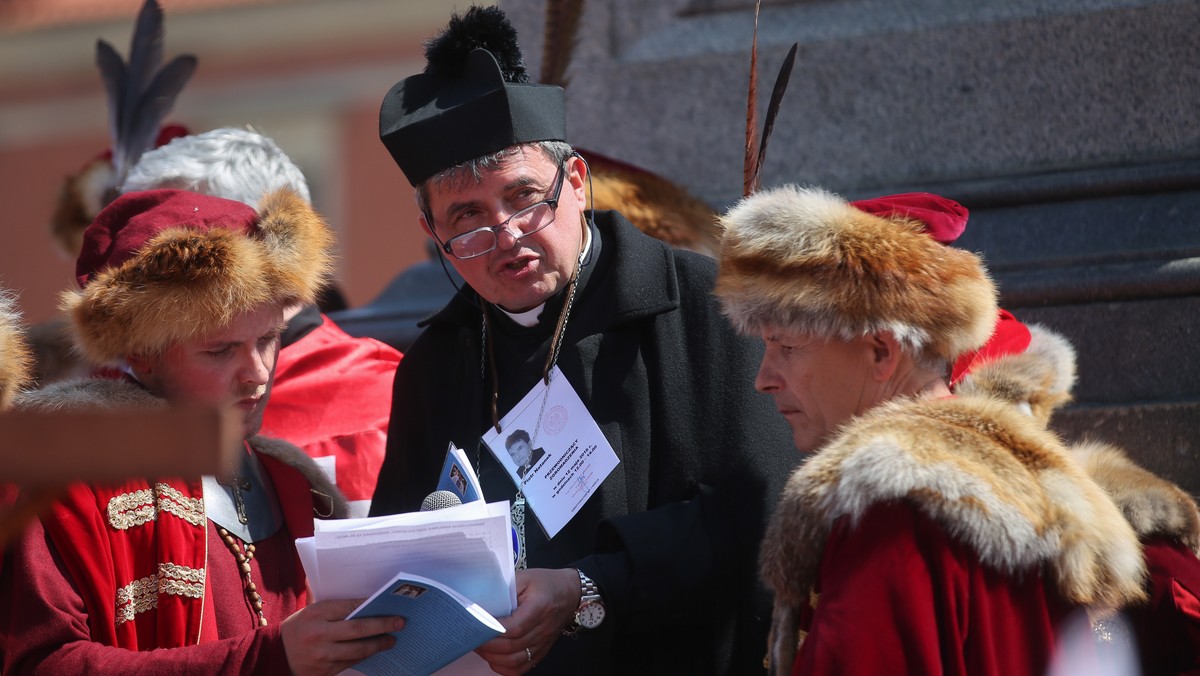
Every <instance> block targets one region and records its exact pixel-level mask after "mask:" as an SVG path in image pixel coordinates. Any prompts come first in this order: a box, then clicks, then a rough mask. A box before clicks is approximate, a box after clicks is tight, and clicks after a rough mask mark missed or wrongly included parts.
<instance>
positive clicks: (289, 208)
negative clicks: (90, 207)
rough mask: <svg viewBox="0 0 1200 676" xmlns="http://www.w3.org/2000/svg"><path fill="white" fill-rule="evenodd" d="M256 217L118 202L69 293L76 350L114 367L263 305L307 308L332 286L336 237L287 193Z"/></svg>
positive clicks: (184, 202) (160, 198) (175, 193)
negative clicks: (327, 282) (329, 279)
mask: <svg viewBox="0 0 1200 676" xmlns="http://www.w3.org/2000/svg"><path fill="white" fill-rule="evenodd" d="M259 204H260V206H259V210H258V211H257V212H255V211H254V210H253V209H251V208H250V207H248V206H246V205H245V204H242V203H241V202H235V201H232V200H226V199H221V198H219V197H211V196H208V195H200V194H197V193H191V192H187V191H182V190H150V191H145V192H135V193H128V194H125V195H122V196H121V197H118V198H117V199H116V200H115V201H113V203H112V204H110V205H109V206H108V207H107V208H105V209H104V211H102V212H101V213H100V215H99V216H97V217H96V220H95V221H93V222H92V224H91V225H90V226H88V229H87V231H86V232H85V234H84V243H83V252H82V253H81V254H80V257H79V261H78V263H77V265H76V274H77V277H78V281H79V286H80V289H79V290H76V291H67V292H64V293H63V295H62V299H61V308H62V310H63V311H64V312H65V313H66V315H67V316H68V318H69V320H70V322H71V324H72V329H73V333H74V334H75V340H76V343H77V345H78V347H79V348H80V349H81V351H82V352H83V353H84V355H85V356H86V357H88V358H89V359H90V360H92V361H94V362H96V363H100V364H106V363H114V362H118V361H120V360H121V359H122V358H123V357H125V356H126V355H129V354H153V353H155V352H159V351H161V350H163V349H165V348H167V347H169V346H170V345H172V344H175V343H178V342H182V341H186V340H189V339H192V338H195V337H197V336H200V335H203V333H205V332H207V331H211V330H214V329H217V328H221V327H224V326H227V325H228V324H229V323H230V322H232V321H233V320H234V319H235V318H236V317H237V316H238V315H240V314H242V313H245V312H248V311H250V310H253V309H254V308H256V307H258V306H259V305H261V304H264V303H274V304H277V305H280V306H287V305H291V304H295V303H301V304H309V303H312V302H314V301H315V299H316V296H317V293H318V292H319V291H320V289H321V286H322V285H323V284H324V282H325V280H326V278H327V277H328V275H329V273H330V271H331V267H332V261H331V258H330V250H331V248H332V245H333V235H332V233H331V232H330V231H329V228H328V226H327V225H326V224H325V222H324V220H322V218H321V217H320V216H319V215H318V214H317V213H316V212H315V211H313V209H312V207H311V206H309V204H308V202H306V201H305V200H304V199H303V198H301V197H300V196H298V195H296V194H295V193H294V192H292V191H291V190H288V189H284V190H279V191H277V192H274V193H271V194H269V195H267V196H265V197H264V198H263V199H262V200H261V201H260V202H259Z"/></svg>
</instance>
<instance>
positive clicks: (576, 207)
mask: <svg viewBox="0 0 1200 676" xmlns="http://www.w3.org/2000/svg"><path fill="white" fill-rule="evenodd" d="M564 166H565V167H566V168H565V169H564V172H565V176H564V183H563V186H562V192H561V193H560V194H559V203H558V208H557V209H556V210H555V212H554V214H555V217H554V222H553V223H551V224H550V225H548V226H547V227H546V228H544V229H542V230H539V231H538V232H535V233H533V234H531V235H526V236H525V237H522V238H521V239H520V240H517V239H516V237H515V233H516V230H515V229H513V228H511V227H510V228H508V229H506V230H505V231H504V232H501V233H500V234H499V237H498V241H497V244H496V248H495V249H493V250H491V251H490V252H488V253H486V254H483V255H481V256H477V257H475V258H469V259H467V260H459V259H457V258H454V257H453V256H448V258H449V259H450V263H451V264H452V265H454V269H455V270H458V273H459V274H460V275H462V276H463V279H465V280H466V281H467V283H468V284H470V285H471V288H472V289H475V291H476V292H477V293H479V295H480V296H482V297H483V298H484V299H485V300H487V301H488V302H490V303H493V304H495V305H499V306H500V307H502V308H504V309H506V310H509V311H512V312H519V311H524V310H528V309H531V308H534V307H537V306H538V305H540V304H542V303H543V302H545V301H546V299H548V298H550V297H551V296H553V295H554V294H556V293H558V291H559V290H560V289H562V288H564V287H565V286H566V284H567V282H568V281H569V280H570V278H571V274H572V273H573V272H574V270H575V261H576V259H577V258H578V257H579V252H580V249H581V246H582V242H583V229H582V226H581V221H580V218H581V216H582V214H583V208H584V189H583V185H584V180H585V177H586V173H587V169H586V165H584V163H583V161H582V160H580V159H579V158H578V157H571V158H568V159H567V161H566V163H565V164H564ZM558 170H559V167H558V165H556V164H555V163H554V162H553V161H552V160H551V159H550V158H549V157H548V156H547V155H546V154H545V153H544V152H542V150H541V149H540V148H537V147H526V148H522V149H521V150H520V151H518V152H517V153H515V154H513V155H511V156H509V157H508V158H507V159H505V160H504V161H503V162H502V163H501V164H500V165H499V166H498V167H496V168H495V169H492V170H491V171H489V172H487V173H486V174H484V176H483V180H481V181H480V182H478V183H476V182H475V181H474V179H473V178H471V177H469V176H468V177H466V178H465V179H462V180H461V181H460V180H455V179H451V180H448V181H444V182H442V183H441V184H435V183H430V184H429V191H428V193H429V199H428V209H429V213H430V216H431V217H432V218H433V232H434V234H436V235H437V238H438V239H439V240H441V241H442V242H445V241H447V240H449V239H450V238H451V237H454V236H455V235H461V234H463V233H464V232H468V231H470V230H472V229H475V228H478V227H481V225H480V224H483V226H482V227H487V226H493V225H497V224H499V223H501V222H503V221H504V220H505V219H507V218H508V217H510V216H512V215H513V214H514V213H516V212H517V211H519V210H521V209H523V208H525V207H527V206H529V205H531V204H533V203H536V202H539V201H541V200H544V199H546V198H547V197H549V196H550V194H551V193H552V192H553V190H554V184H555V177H556V176H557V175H558ZM421 220H422V223H423V224H424V225H425V227H426V229H427V230H428V229H429V223H428V222H426V220H425V217H424V216H422V219H421Z"/></svg>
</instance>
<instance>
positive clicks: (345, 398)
mask: <svg viewBox="0 0 1200 676" xmlns="http://www.w3.org/2000/svg"><path fill="white" fill-rule="evenodd" d="M285 186H287V187H290V188H292V189H293V190H295V191H296V192H297V193H298V194H299V196H300V197H302V198H304V201H305V202H309V201H310V198H309V192H308V184H307V182H306V181H305V179H304V174H303V172H301V171H300V168H299V167H297V166H296V165H295V164H294V163H293V162H292V160H291V159H290V158H289V157H288V156H287V155H286V154H285V153H284V152H283V150H281V149H280V148H279V146H278V145H276V144H275V142H274V141H272V140H271V139H269V138H267V137H265V136H263V135H261V134H258V133H255V132H253V131H249V130H246V129H234V128H228V127H226V128H220V129H214V130H212V131H207V132H204V133H202V134H192V135H184V136H180V137H178V138H175V139H172V140H171V141H170V142H169V143H166V144H164V145H161V146H159V147H157V148H155V149H153V150H149V151H147V152H146V153H145V154H144V155H142V158H141V159H140V160H139V161H138V163H137V165H136V166H134V167H133V169H131V170H130V172H129V176H128V177H127V178H126V179H125V183H124V184H123V185H122V186H121V191H122V192H134V191H139V190H153V189H157V188H180V189H183V190H191V191H194V192H199V193H203V194H205V195H214V196H216V197H224V198H225V199H231V200H237V201H239V202H243V203H245V204H247V205H249V206H250V207H252V208H253V207H256V206H257V201H258V200H259V198H261V197H262V196H263V195H265V194H267V193H269V192H271V191H272V190H276V189H278V188H282V187H285ZM286 319H287V322H288V324H287V328H286V329H285V330H284V332H283V336H282V337H281V342H280V351H279V361H278V364H276V367H275V386H274V389H273V390H272V392H271V403H270V404H268V405H267V410H266V412H265V413H264V415H263V427H262V428H263V433H264V434H267V435H270V436H273V437H278V438H280V439H285V440H287V441H290V442H291V443H293V444H296V445H297V446H299V447H300V448H301V449H302V450H303V451H304V452H305V453H307V454H308V456H309V457H311V458H313V459H314V460H316V461H317V464H318V465H320V466H321V468H322V469H324V470H325V471H326V473H328V474H329V475H330V476H332V477H333V478H334V480H335V482H336V483H337V486H338V488H339V489H341V491H342V492H343V493H344V494H345V495H346V499H347V500H348V501H349V503H350V515H351V516H366V515H367V511H368V509H369V508H370V505H371V495H372V494H373V493H374V492H375V482H376V479H377V478H378V476H379V468H380V466H381V465H382V464H383V455H384V450H385V448H386V446H387V432H388V416H389V415H390V414H391V408H392V378H393V377H394V376H395V373H396V367H397V366H398V365H399V364H400V359H401V356H402V355H401V354H400V352H399V351H398V350H396V349H394V348H392V347H391V346H389V345H386V344H384V343H381V342H379V341H377V340H374V339H373V338H355V337H354V336H350V335H348V334H347V333H346V332H344V331H342V329H341V328H339V327H338V325H337V324H335V323H334V322H333V320H331V319H330V318H329V317H327V316H325V315H324V314H323V313H322V312H321V311H320V309H318V308H317V306H316V305H315V304H311V303H310V304H307V305H296V306H293V307H291V308H288V310H287V315H286Z"/></svg>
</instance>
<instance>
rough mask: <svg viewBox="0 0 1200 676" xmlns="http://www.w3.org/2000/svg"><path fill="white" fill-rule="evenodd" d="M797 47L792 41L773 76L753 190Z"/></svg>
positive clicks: (758, 185)
mask: <svg viewBox="0 0 1200 676" xmlns="http://www.w3.org/2000/svg"><path fill="white" fill-rule="evenodd" d="M799 48H800V44H799V43H797V42H793V43H792V48H791V49H789V50H788V53H787V56H786V57H784V59H783V65H781V66H780V67H779V74H778V75H776V76H775V87H774V88H773V89H772V90H771V102H770V103H768V104H767V118H766V120H765V121H764V122H763V132H762V141H760V142H759V144H758V160H757V161H756V162H755V163H754V177H753V180H752V181H751V183H750V185H751V188H752V189H753V190H755V191H757V190H758V189H759V188H761V187H762V168H763V162H765V161H766V159H767V139H769V138H771V131H772V130H774V129H775V116H776V115H778V114H779V105H780V104H781V103H783V93H784V92H786V91H787V86H788V80H790V79H791V77H792V67H793V66H795V65H796V50H797V49H799Z"/></svg>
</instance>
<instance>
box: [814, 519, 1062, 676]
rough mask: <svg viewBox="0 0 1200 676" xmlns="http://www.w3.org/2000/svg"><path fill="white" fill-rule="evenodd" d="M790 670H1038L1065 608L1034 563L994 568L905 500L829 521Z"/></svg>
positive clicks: (956, 674)
mask: <svg viewBox="0 0 1200 676" xmlns="http://www.w3.org/2000/svg"><path fill="white" fill-rule="evenodd" d="M819 574H820V578H819V586H820V589H821V593H820V597H819V600H818V602H817V607H816V611H815V612H814V614H813V616H812V617H813V619H812V624H811V630H810V633H809V634H808V636H807V637H806V639H805V641H804V644H803V645H802V646H801V649H800V653H799V654H798V655H797V659H796V663H795V668H794V669H793V673H796V674H889V675H893V674H944V675H946V676H967V675H970V676H1000V675H1005V674H1040V673H1044V671H1045V668H1046V665H1047V664H1048V663H1049V660H1050V658H1051V655H1052V654H1053V651H1054V646H1055V639H1056V628H1057V627H1059V626H1060V625H1061V623H1062V621H1063V620H1064V618H1066V617H1067V615H1068V613H1070V612H1071V611H1072V607H1071V606H1070V605H1069V604H1067V603H1065V602H1064V601H1063V600H1062V599H1061V597H1060V596H1059V595H1058V593H1057V592H1056V591H1054V586H1053V583H1052V582H1048V581H1047V580H1046V579H1045V578H1044V577H1043V575H1042V574H1041V570H1040V568H1039V567H1034V568H1032V569H1029V570H1025V571H1021V572H1018V573H1003V572H1000V571H997V570H993V569H991V568H988V567H986V566H984V565H983V564H982V563H981V562H980V559H979V557H978V556H977V555H976V554H975V550H974V549H973V548H972V547H971V546H970V545H968V544H966V543H963V542H959V541H957V540H955V539H953V538H951V536H950V535H949V534H948V532H947V531H946V529H944V528H943V527H942V526H941V525H940V524H939V523H937V522H935V521H933V520H932V519H931V518H929V517H927V516H926V515H925V514H924V513H922V512H921V511H920V510H919V509H918V508H917V507H916V506H915V505H913V504H911V503H908V502H896V503H888V504H880V505H875V506H873V507H871V508H870V509H868V510H867V512H866V513H865V514H864V515H863V517H862V520H861V521H860V522H859V523H858V524H857V525H854V524H851V523H850V522H849V519H845V518H843V519H840V520H838V521H837V522H835V523H834V527H833V529H832V531H831V533H830V536H829V540H828V544H827V545H826V549H825V553H824V557H823V558H822V560H821V568H820V573H819Z"/></svg>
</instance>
